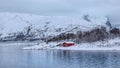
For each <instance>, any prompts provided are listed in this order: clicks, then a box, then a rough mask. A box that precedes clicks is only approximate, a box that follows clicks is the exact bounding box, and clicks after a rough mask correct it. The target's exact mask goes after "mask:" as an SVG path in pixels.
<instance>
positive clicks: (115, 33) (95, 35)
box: [46, 27, 120, 43]
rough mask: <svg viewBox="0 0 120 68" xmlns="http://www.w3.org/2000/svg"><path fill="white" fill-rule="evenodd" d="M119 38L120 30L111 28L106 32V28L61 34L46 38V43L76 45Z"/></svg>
mask: <svg viewBox="0 0 120 68" xmlns="http://www.w3.org/2000/svg"><path fill="white" fill-rule="evenodd" d="M116 37H120V29H118V28H112V29H111V30H109V31H108V30H106V27H100V28H95V29H93V30H90V31H85V32H82V31H78V32H77V33H62V34H60V35H57V36H55V37H52V38H48V39H47V40H46V43H49V42H55V41H63V40H72V41H74V42H76V43H81V42H95V41H104V40H105V39H110V38H116Z"/></svg>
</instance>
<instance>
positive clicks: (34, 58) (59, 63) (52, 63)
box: [0, 45, 120, 68]
mask: <svg viewBox="0 0 120 68" xmlns="http://www.w3.org/2000/svg"><path fill="white" fill-rule="evenodd" d="M21 47H23V46H15V45H14V46H4V47H0V68H120V65H119V63H120V52H117V51H113V52H112V51H101V52H100V51H70V50H21Z"/></svg>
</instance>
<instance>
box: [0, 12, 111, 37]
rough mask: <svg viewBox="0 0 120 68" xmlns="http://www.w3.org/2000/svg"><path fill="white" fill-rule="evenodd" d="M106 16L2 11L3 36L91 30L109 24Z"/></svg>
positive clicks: (0, 25)
mask: <svg viewBox="0 0 120 68" xmlns="http://www.w3.org/2000/svg"><path fill="white" fill-rule="evenodd" d="M108 24H110V23H108V19H107V18H106V17H97V16H89V15H84V16H81V17H74V16H73V17H72V16H71V17H68V16H39V15H32V14H19V13H0V35H1V38H3V37H7V36H12V35H16V34H18V33H21V32H23V33H24V34H26V35H27V34H29V33H34V35H35V37H36V38H40V37H48V36H55V35H59V34H61V33H65V32H74V33H75V32H77V31H89V30H91V29H94V28H99V27H101V26H104V27H107V28H108V29H109V27H111V26H110V25H108Z"/></svg>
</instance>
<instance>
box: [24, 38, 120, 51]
mask: <svg viewBox="0 0 120 68" xmlns="http://www.w3.org/2000/svg"><path fill="white" fill-rule="evenodd" d="M56 44H58V43H56V42H53V43H49V44H46V43H40V44H39V45H33V46H30V47H25V48H23V49H25V50H43V49H48V50H49V49H54V50H84V51H89V50H93V51H95V50H103V51H104V50H120V38H115V39H111V40H107V41H101V42H100V41H98V42H93V43H81V44H75V46H71V47H59V46H56Z"/></svg>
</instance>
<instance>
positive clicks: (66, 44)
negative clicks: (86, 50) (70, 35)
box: [63, 42, 75, 47]
mask: <svg viewBox="0 0 120 68" xmlns="http://www.w3.org/2000/svg"><path fill="white" fill-rule="evenodd" d="M74 45H75V43H74V42H64V43H63V47H70V46H74Z"/></svg>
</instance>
